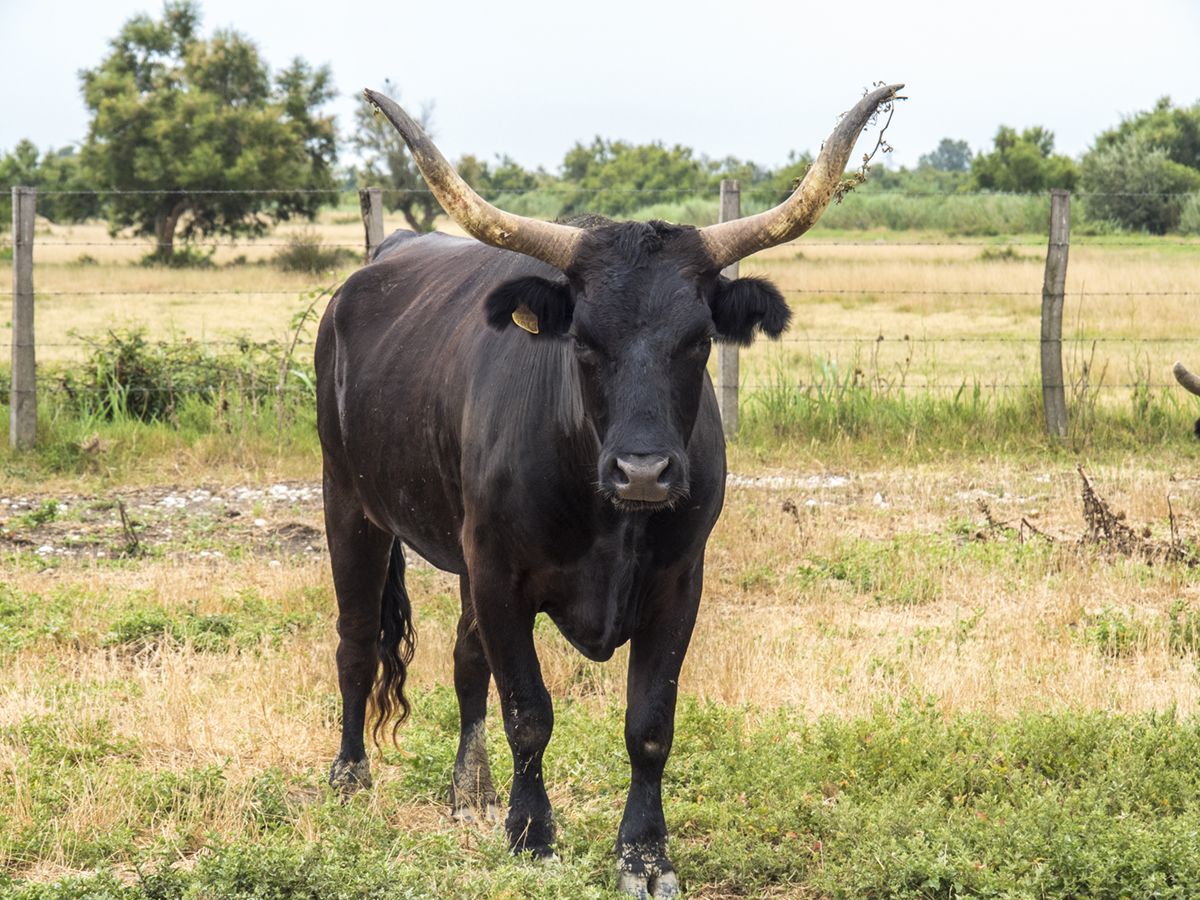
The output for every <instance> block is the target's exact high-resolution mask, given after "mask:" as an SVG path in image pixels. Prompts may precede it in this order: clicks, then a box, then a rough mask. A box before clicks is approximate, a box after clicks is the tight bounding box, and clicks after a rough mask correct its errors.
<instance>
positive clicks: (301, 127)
mask: <svg viewBox="0 0 1200 900" xmlns="http://www.w3.org/2000/svg"><path fill="white" fill-rule="evenodd" d="M199 23H200V12H199V7H198V5H197V4H196V3H195V2H194V0H170V2H168V3H167V4H166V6H165V8H164V13H163V17H162V19H161V20H153V19H151V18H149V17H147V16H135V17H134V18H132V19H130V20H129V21H128V22H126V23H125V25H124V27H123V28H122V29H121V32H120V34H118V35H117V37H116V38H114V39H113V40H112V42H111V44H110V47H111V50H110V52H109V54H108V56H106V57H105V58H104V59H103V60H102V61H101V63H100V64H99V65H98V66H96V67H95V68H93V69H87V70H85V71H84V72H82V73H81V77H82V80H83V96H84V102H85V103H86V105H87V108H88V110H89V111H90V112H91V114H92V119H91V124H90V126H89V129H88V135H87V139H86V141H85V143H84V146H83V149H82V152H81V162H82V167H83V170H84V172H85V173H86V174H87V176H88V177H89V179H90V180H91V183H92V184H93V185H94V186H95V187H96V188H97V189H98V190H99V191H100V192H101V194H102V197H103V199H104V204H105V210H106V212H107V215H108V218H109V224H110V227H111V228H112V230H113V231H114V232H116V231H119V230H121V229H124V228H132V229H133V230H134V232H135V233H137V234H142V235H151V236H153V237H154V238H155V239H156V242H157V243H156V251H155V255H157V256H158V257H159V258H160V259H163V260H164V261H169V260H170V259H171V257H172V253H173V250H174V241H175V237H176V233H177V231H180V230H181V231H180V233H181V235H182V237H183V238H184V239H185V240H188V239H192V238H198V237H206V236H214V235H227V236H231V237H232V236H236V235H242V234H251V235H256V234H261V233H262V232H264V231H265V230H266V228H267V227H268V225H269V224H271V223H272V222H274V221H279V220H284V219H289V218H291V217H293V216H303V217H307V218H311V217H312V216H314V215H315V214H316V211H317V209H318V208H319V207H320V206H321V205H322V204H323V203H326V202H328V200H329V199H330V197H329V196H328V194H327V193H325V192H328V191H331V190H332V189H333V188H334V177H333V165H334V163H335V161H336V158H337V145H336V139H337V136H336V131H335V128H334V121H333V118H332V117H331V116H326V115H323V114H321V113H320V107H321V106H322V105H323V104H324V103H325V102H326V101H328V100H329V99H330V98H331V97H332V96H333V94H334V91H333V87H332V83H331V75H330V72H329V69H328V68H327V67H320V68H315V69H314V68H313V67H311V66H309V65H308V64H307V63H306V62H304V61H303V60H302V59H299V58H296V59H294V60H293V61H292V63H291V64H290V65H289V66H288V67H287V68H285V69H284V70H283V71H281V72H279V73H278V74H277V75H276V76H275V77H274V78H272V77H271V73H270V71H269V70H268V68H267V66H266V64H265V63H264V62H263V61H262V60H261V59H260V57H259V53H258V49H257V47H256V46H255V45H254V43H253V42H252V41H250V40H249V39H248V38H246V37H244V36H242V35H241V34H238V33H237V32H235V31H227V30H225V31H217V32H216V33H215V34H214V35H213V36H212V37H211V38H209V39H204V38H202V37H201V36H200V35H199ZM255 191H266V192H269V193H253V192H255ZM121 192H129V193H121Z"/></svg>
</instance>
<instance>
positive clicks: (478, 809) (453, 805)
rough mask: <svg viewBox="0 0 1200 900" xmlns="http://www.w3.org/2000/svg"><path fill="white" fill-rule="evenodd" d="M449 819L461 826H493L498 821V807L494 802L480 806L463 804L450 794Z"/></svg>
mask: <svg viewBox="0 0 1200 900" xmlns="http://www.w3.org/2000/svg"><path fill="white" fill-rule="evenodd" d="M450 817H451V818H452V819H454V821H456V822H461V823H462V824H463V825H474V824H476V823H478V824H480V825H495V824H497V823H498V822H499V821H500V807H499V806H497V805H496V802H495V801H494V800H493V801H492V802H490V803H483V804H482V805H478V804H474V803H464V802H461V801H460V800H459V799H458V798H456V797H455V796H454V795H453V792H451V797H450Z"/></svg>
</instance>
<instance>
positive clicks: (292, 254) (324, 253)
mask: <svg viewBox="0 0 1200 900" xmlns="http://www.w3.org/2000/svg"><path fill="white" fill-rule="evenodd" d="M358 259H359V257H358V254H357V253H354V252H353V251H351V250H350V249H348V248H346V247H329V246H326V245H325V244H322V243H321V238H320V236H319V235H318V234H317V233H316V232H315V231H312V230H309V229H305V230H304V231H300V232H297V233H296V234H293V235H291V236H289V237H288V239H287V244H286V246H284V247H282V248H281V249H280V250H279V252H278V253H276V254H275V259H274V263H275V265H276V266H278V267H279V268H281V269H283V271H285V272H309V273H312V274H317V273H320V272H329V271H331V270H333V269H337V268H340V267H342V266H348V265H353V264H354V263H356V262H357V261H358Z"/></svg>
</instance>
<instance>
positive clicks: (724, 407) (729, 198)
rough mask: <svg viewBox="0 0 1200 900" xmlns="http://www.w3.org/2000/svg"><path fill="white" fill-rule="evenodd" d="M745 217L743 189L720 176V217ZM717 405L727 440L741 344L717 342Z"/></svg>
mask: <svg viewBox="0 0 1200 900" xmlns="http://www.w3.org/2000/svg"><path fill="white" fill-rule="evenodd" d="M741 217H742V190H741V185H740V184H739V183H738V181H737V180H736V179H733V178H722V179H721V214H720V219H719V221H721V222H730V221H732V220H733V219H740V218H741ZM721 274H722V275H724V276H725V277H726V278H730V279H733V278H737V277H738V264H737V263H736V262H732V263H730V264H729V265H727V266H726V267H725V268H724V269H722V270H721ZM717 405H718V406H719V407H720V409H721V427H722V428H723V429H724V431H725V439H726V440H728V439H730V438H732V437H734V436H736V435H737V430H738V347H737V344H718V345H717Z"/></svg>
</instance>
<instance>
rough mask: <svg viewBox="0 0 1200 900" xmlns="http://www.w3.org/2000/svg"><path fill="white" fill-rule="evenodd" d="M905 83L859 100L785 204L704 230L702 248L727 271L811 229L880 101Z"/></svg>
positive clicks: (883, 101) (701, 230)
mask: <svg viewBox="0 0 1200 900" xmlns="http://www.w3.org/2000/svg"><path fill="white" fill-rule="evenodd" d="M902 87H904V85H902V84H889V85H888V86H887V87H881V88H876V89H875V90H873V91H871V93H869V94H867V95H866V96H865V97H863V98H862V99H861V100H859V101H858V103H857V104H856V105H855V107H854V108H853V109H852V110H850V112H848V113H846V115H845V116H844V117H843V118H842V121H841V122H840V123H839V124H838V126H837V128H835V129H834V130H833V134H831V135H830V136H829V138H828V140H826V141H825V146H824V147H822V148H821V153H820V155H819V156H818V157H817V161H816V162H815V163H813V164H812V168H810V169H809V170H808V174H807V175H805V176H804V180H803V181H802V182H800V186H799V187H798V188H796V190H795V192H794V193H793V194H792V196H790V197H788V198H787V199H786V200H784V201H783V203H781V204H779V205H778V206H776V207H775V208H774V209H768V210H767V211H766V212H761V213H759V214H758V215H756V216H747V217H746V218H744V219H734V220H733V221H732V222H722V223H721V224H719V225H709V226H708V227H707V228H702V229H700V238H701V240H702V241H703V242H704V248H705V249H706V250H707V251H708V254H709V256H711V257H712V259H713V262H714V264H715V265H716V267H717V268H719V269H723V268H725V266H727V265H730V264H731V263H735V262H737V261H738V260H739V259H744V258H745V257H747V256H749V255H750V254H751V253H756V252H757V251H759V250H765V249H767V248H768V247H774V246H775V245H776V244H783V243H786V242H787V241H790V240H792V239H793V238H797V237H799V236H800V235H802V234H803V233H804V232H806V231H808V229H809V228H811V227H812V226H813V223H814V222H816V221H817V219H818V218H819V217H820V215H821V213H823V212H824V211H825V207H827V206H828V205H829V201H830V200H832V199H833V195H834V192H835V191H836V190H837V187H838V184H839V183H840V182H841V180H842V176H843V174H844V173H845V171H846V161H847V160H848V159H849V158H850V153H851V151H852V150H854V144H855V142H856V141H857V140H858V136H859V134H861V133H862V130H863V128H865V127H866V124H867V121H868V120H869V119H870V118H871V116H873V115H875V111H876V110H877V109H878V108H879V104H881V103H887V102H889V101H891V100H895V99H896V92H897V91H899V90H900V89H901V88H902Z"/></svg>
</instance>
